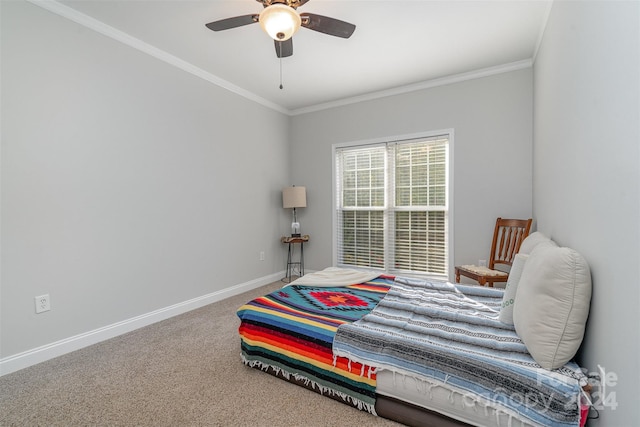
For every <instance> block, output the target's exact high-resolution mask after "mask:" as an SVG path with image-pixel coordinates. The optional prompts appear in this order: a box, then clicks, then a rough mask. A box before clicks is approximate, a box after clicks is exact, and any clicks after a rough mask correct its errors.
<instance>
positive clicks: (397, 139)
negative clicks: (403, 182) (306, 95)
mask: <svg viewBox="0 0 640 427" xmlns="http://www.w3.org/2000/svg"><path fill="white" fill-rule="evenodd" d="M438 136H444V137H446V138H447V139H448V150H447V174H446V187H445V198H446V202H445V206H446V207H445V209H444V210H445V211H446V213H447V215H446V220H445V224H446V227H447V228H446V229H445V233H446V236H447V237H446V238H447V242H446V248H447V254H446V260H445V262H446V266H445V274H442V275H440V274H429V273H421V272H417V271H411V272H409V271H400V270H398V271H391V272H390V271H387V269H386V268H384V269H379V270H380V271H384V272H386V273H391V274H398V275H404V276H416V277H425V278H431V279H438V280H449V281H450V280H451V268H452V266H453V259H454V247H453V242H454V227H453V218H454V210H453V197H452V195H453V165H454V161H453V160H454V159H453V152H454V150H453V148H454V130H453V129H444V130H437V131H428V132H420V133H415V134H405V135H397V136H390V137H381V138H376V139H371V140H363V141H352V142H344V143H335V144H333V145H332V153H331V161H332V162H331V164H332V178H331V181H332V190H331V191H332V250H333V255H332V262H333V265H334V266H338V265H339V264H338V255H339V250H338V249H339V248H338V237H339V235H338V228H337V227H338V224H339V218H338V205H337V203H338V196H339V195H338V185H337V184H338V183H337V181H336V180H337V172H338V171H337V165H336V163H337V159H336V155H337V153H338V151H339V150H341V149H344V148H353V149H358V148H374V147H375V146H387V145H389V144H402V143H404V142H410V141H411V140H416V141H417V140H420V139H432V138H434V137H438ZM386 180H387V178H385V188H387V187H388V185H389V184H388V183H387V182H386ZM387 193H388V192H387V191H385V199H386V198H387V197H389V196H390V195H389V194H387ZM402 209H403V208H398V207H394V208H391V207H390V205H389V203H387V200H385V206H384V208H383V211H387V210H391V211H393V210H395V211H398V210H402ZM384 216H385V229H386V230H387V232H386V233H385V236H384V239H385V240H387V239H389V238H390V236H391V234H392V232H393V230H391V229H390V228H389V227H390V224H387V219H388V218H389V215H387V214H385V215H384ZM393 227H395V225H391V228H393ZM392 246H393V243H391V242H388V241H386V242H385V251H386V252H385V259H387V260H390V258H389V257H390V255H391V254H392V253H393V252H392V251H393V247H392ZM348 268H355V269H363V270H371V269H374V268H372V267H370V268H368V267H357V266H349V267H348ZM375 270H378V269H375Z"/></svg>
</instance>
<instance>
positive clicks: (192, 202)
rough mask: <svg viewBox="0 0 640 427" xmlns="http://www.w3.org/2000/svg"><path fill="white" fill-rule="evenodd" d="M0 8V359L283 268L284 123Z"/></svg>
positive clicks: (43, 18)
mask: <svg viewBox="0 0 640 427" xmlns="http://www.w3.org/2000/svg"><path fill="white" fill-rule="evenodd" d="M1 3H2V4H1V7H2V159H1V160H2V163H1V165H2V192H1V197H2V199H1V202H2V211H1V214H2V218H1V221H2V223H1V225H2V236H1V245H2V277H1V279H2V284H1V286H2V287H1V307H0V310H1V318H0V321H1V323H0V326H1V334H0V336H1V342H0V349H1V352H0V357H7V356H10V355H14V354H17V353H19V352H22V351H25V350H29V349H33V348H35V347H38V346H41V345H45V344H49V343H52V342H55V341H58V340H61V339H64V338H68V337H71V336H74V335H76V334H80V333H84V332H87V331H92V330H94V329H96V328H100V327H103V326H105V325H110V324H113V323H115V322H119V321H123V320H125V319H129V318H132V317H134V316H138V315H141V314H144V313H148V312H151V311H153V310H156V309H160V308H163V307H167V306H170V305H172V304H177V303H181V302H183V301H186V300H189V299H191V298H196V297H200V296H202V295H205V294H208V293H212V292H215V291H217V290H221V289H225V288H229V287H231V286H234V285H237V284H240V283H243V282H246V281H250V280H254V279H256V278H259V277H263V276H267V275H269V274H273V273H274V272H278V271H282V270H283V265H282V262H283V249H282V245H281V243H280V242H279V236H280V235H281V234H282V232H283V229H285V227H286V220H287V217H286V215H285V213H284V212H283V209H282V202H281V195H280V189H281V188H282V187H283V186H285V185H287V184H288V182H289V175H288V168H287V167H286V166H287V165H288V164H289V158H288V130H289V117H287V116H285V115H283V114H280V113H277V112H274V111H273V110H270V109H267V108H265V107H261V106H259V105H258V104H256V103H254V102H251V101H248V100H246V99H244V98H241V97H239V96H237V95H234V94H232V93H230V92H227V91H225V90H223V89H221V88H218V87H216V86H214V85H212V84H210V83H207V82H205V81H204V80H201V79H199V78H196V77H194V76H192V75H190V74H187V73H185V72H183V71H181V70H179V69H177V68H175V67H173V66H170V65H168V64H166V63H164V62H162V61H159V60H156V59H154V58H152V57H150V56H147V55H145V54H143V53H140V52H139V51H137V50H134V49H132V48H130V47H127V46H125V45H123V44H120V43H118V42H116V41H114V40H112V39H110V38H107V37H104V36H101V35H99V34H97V33H95V32H93V31H91V30H88V29H86V28H84V27H82V26H80V25H77V24H75V23H73V22H71V21H68V20H66V19H64V18H61V17H59V16H56V15H53V14H51V13H49V12H47V11H45V10H43V9H41V8H39V7H37V6H34V5H32V4H30V3H25V2H18V1H15V2H14V1H11V2H6V1H3V2H1ZM239 112H242V114H239ZM247 117H250V118H251V126H247ZM265 159H269V161H265ZM260 251H265V252H266V260H265V261H259V252H260ZM45 293H48V294H50V296H51V306H52V310H51V311H50V312H47V313H43V314H39V315H36V314H35V313H34V297H35V296H37V295H41V294H45Z"/></svg>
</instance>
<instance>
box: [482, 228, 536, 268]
mask: <svg viewBox="0 0 640 427" xmlns="http://www.w3.org/2000/svg"><path fill="white" fill-rule="evenodd" d="M531 222H532V219H531V218H529V219H503V218H498V219H497V220H496V229H495V230H494V231H493V242H492V243H491V256H490V258H489V268H490V269H492V270H493V269H494V268H495V265H496V264H504V265H511V264H512V263H513V258H514V257H515V256H516V254H517V253H518V251H519V250H520V244H521V243H522V241H523V240H524V239H525V237H527V236H528V235H529V230H530V229H531Z"/></svg>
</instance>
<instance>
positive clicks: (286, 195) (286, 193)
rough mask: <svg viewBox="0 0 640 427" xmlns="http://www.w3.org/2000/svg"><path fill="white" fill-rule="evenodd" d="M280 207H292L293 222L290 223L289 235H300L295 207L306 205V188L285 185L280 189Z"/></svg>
mask: <svg viewBox="0 0 640 427" xmlns="http://www.w3.org/2000/svg"><path fill="white" fill-rule="evenodd" d="M282 207H283V208H285V209H291V208H293V222H292V223H291V237H300V223H299V222H298V217H297V216H296V208H306V207H307V190H306V188H305V187H296V186H295V185H294V186H293V187H287V188H283V189H282Z"/></svg>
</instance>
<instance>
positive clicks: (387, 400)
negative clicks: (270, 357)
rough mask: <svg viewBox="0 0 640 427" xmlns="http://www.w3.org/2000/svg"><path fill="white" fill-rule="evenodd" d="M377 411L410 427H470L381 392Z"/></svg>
mask: <svg viewBox="0 0 640 427" xmlns="http://www.w3.org/2000/svg"><path fill="white" fill-rule="evenodd" d="M255 369H259V368H255ZM261 370H262V371H263V372H267V373H268V374H271V375H273V376H275V377H278V378H280V379H283V380H285V381H287V382H290V383H293V384H296V385H298V386H300V387H304V388H306V389H308V390H311V391H314V392H316V393H318V394H321V393H320V390H318V389H317V388H314V387H313V385H311V384H305V382H304V381H303V380H298V379H295V378H294V377H293V376H291V377H289V378H287V377H285V376H284V374H282V372H281V371H280V372H277V371H276V370H274V369H273V368H271V367H270V368H269V369H267V370H266V371H265V370H263V369H261ZM323 396H326V397H330V398H331V399H333V400H337V401H338V402H340V403H344V404H345V405H348V406H352V407H354V408H357V407H356V405H354V404H353V403H351V402H349V401H348V400H345V399H343V398H342V397H340V396H337V395H327V394H323ZM376 413H377V414H378V416H380V417H383V418H387V419H389V420H392V421H396V422H399V423H402V424H405V425H407V426H410V427H470V425H469V424H466V423H463V422H461V421H458V420H454V419H452V418H449V417H446V416H444V415H442V414H439V413H437V412H434V411H430V410H429V409H425V408H421V407H419V406H416V405H413V404H411V403H407V402H403V401H401V400H398V399H394V398H392V397H386V396H382V395H379V394H378V395H376Z"/></svg>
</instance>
